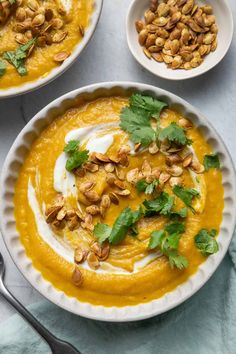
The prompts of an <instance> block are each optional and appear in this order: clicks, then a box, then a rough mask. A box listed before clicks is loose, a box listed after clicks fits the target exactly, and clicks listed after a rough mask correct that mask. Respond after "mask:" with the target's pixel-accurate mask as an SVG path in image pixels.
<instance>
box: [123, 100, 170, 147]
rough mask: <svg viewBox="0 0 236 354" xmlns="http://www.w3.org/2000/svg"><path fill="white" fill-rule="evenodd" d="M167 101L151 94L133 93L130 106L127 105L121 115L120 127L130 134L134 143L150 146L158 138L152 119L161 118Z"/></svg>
mask: <svg viewBox="0 0 236 354" xmlns="http://www.w3.org/2000/svg"><path fill="white" fill-rule="evenodd" d="M166 106H167V104H166V103H165V102H162V101H159V100H157V99H155V98H152V97H150V96H143V95H140V94H133V95H132V96H131V97H130V99H129V107H125V108H123V109H122V111H121V115H120V120H121V123H120V127H121V129H123V130H124V131H126V132H127V133H129V134H130V139H131V141H132V142H133V143H135V144H138V143H140V144H141V145H143V146H148V145H149V144H151V142H153V141H155V140H156V137H157V136H156V131H155V130H154V129H153V128H152V126H151V121H150V119H151V118H152V117H153V118H155V119H159V117H160V113H161V110H162V109H163V108H164V107H166Z"/></svg>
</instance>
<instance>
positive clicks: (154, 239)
mask: <svg viewBox="0 0 236 354" xmlns="http://www.w3.org/2000/svg"><path fill="white" fill-rule="evenodd" d="M164 237H165V231H164V230H158V231H153V232H152V233H151V238H150V240H149V244H148V248H149V249H151V250H152V249H154V248H156V247H160V246H161V243H162V241H163V238H164Z"/></svg>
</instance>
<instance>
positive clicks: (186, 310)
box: [0, 237, 236, 354]
mask: <svg viewBox="0 0 236 354" xmlns="http://www.w3.org/2000/svg"><path fill="white" fill-rule="evenodd" d="M29 310H30V311H31V312H32V313H33V314H34V315H35V316H36V317H37V318H38V319H39V320H40V321H41V322H42V323H43V324H44V325H45V326H46V327H47V328H49V329H50V330H51V331H52V332H53V333H54V334H55V335H56V336H58V337H60V338H61V339H64V340H67V341H69V342H70V343H72V344H74V345H75V346H76V347H77V348H78V349H79V350H80V351H81V352H82V353H83V354H111V353H112V354H172V353H175V354H234V353H236V237H234V240H233V241H232V243H231V246H230V250H229V252H228V253H227V255H226V257H225V259H224V260H223V262H222V264H221V265H220V267H219V268H218V270H217V271H216V273H215V274H214V275H213V276H212V278H211V279H210V280H209V281H208V282H207V284H206V285H205V286H204V287H203V288H202V289H201V290H200V291H199V292H198V293H197V294H195V295H194V296H193V297H192V298H191V299H189V300H188V301H186V302H185V303H183V304H182V305H180V306H178V307H177V308H175V309H173V310H171V311H169V312H167V313H165V314H162V315H160V316H156V317H154V318H152V319H149V320H145V321H139V322H133V323H118V324H117V323H105V322H98V321H92V320H87V319H84V318H81V317H79V316H75V315H72V314H70V313H69V312H67V311H64V310H62V309H60V308H59V307H57V306H56V305H54V304H52V303H50V302H49V301H46V300H45V301H43V302H40V303H37V304H34V305H32V306H30V307H29ZM0 353H1V354H48V353H51V351H50V349H49V347H48V346H47V345H46V344H45V343H44V341H43V340H42V339H41V338H40V337H39V336H38V335H37V334H36V333H35V332H34V331H33V330H31V328H30V327H29V326H28V324H27V323H26V322H24V320H23V319H21V318H20V317H19V316H18V315H14V316H12V317H11V318H10V319H9V320H8V321H6V322H4V323H3V324H2V325H1V327H0ZM65 354H66V353H65Z"/></svg>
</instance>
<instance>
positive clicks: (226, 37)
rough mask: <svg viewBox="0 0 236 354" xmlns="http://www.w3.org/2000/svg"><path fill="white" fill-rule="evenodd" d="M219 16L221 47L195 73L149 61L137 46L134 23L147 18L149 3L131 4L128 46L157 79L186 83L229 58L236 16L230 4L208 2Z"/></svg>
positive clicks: (146, 0) (221, 0)
mask: <svg viewBox="0 0 236 354" xmlns="http://www.w3.org/2000/svg"><path fill="white" fill-rule="evenodd" d="M196 3H197V4H206V1H201V0H200V1H199V0H196ZM207 3H209V4H211V5H212V7H213V10H214V15H215V16H216V23H217V25H218V27H219V33H218V35H217V39H218V46H217V49H216V50H215V52H213V53H210V54H209V55H207V56H206V57H205V59H204V62H203V63H202V64H201V65H200V66H199V67H197V68H195V69H192V70H183V69H177V70H172V69H168V68H167V66H166V64H165V63H158V62H156V61H155V60H153V59H152V60H150V59H148V58H147V57H146V55H145V54H144V53H143V47H141V46H140V44H139V42H138V33H137V31H136V28H135V21H137V20H139V19H142V18H143V17H144V12H145V11H146V10H147V9H148V8H149V5H150V0H133V1H132V2H131V4H130V7H129V9H128V13H127V19H126V35H127V41H128V46H129V49H130V51H131V53H132V54H133V56H134V58H135V59H136V60H137V61H138V62H139V64H141V65H142V66H143V67H144V68H145V69H147V70H148V71H150V72H151V73H153V74H154V75H156V76H160V77H162V78H164V79H168V80H186V79H190V78H193V77H196V76H199V75H202V74H204V73H206V72H207V71H208V70H210V69H212V68H214V66H216V65H217V64H218V63H219V62H220V61H221V60H222V59H223V58H224V56H225V55H226V53H227V51H228V49H229V47H230V44H231V41H232V38H233V28H234V25H233V15H232V12H231V10H230V8H229V5H228V2H227V0H208V1H207Z"/></svg>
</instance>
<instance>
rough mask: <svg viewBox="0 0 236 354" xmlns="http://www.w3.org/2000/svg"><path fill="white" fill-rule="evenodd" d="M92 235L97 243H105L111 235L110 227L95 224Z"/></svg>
mask: <svg viewBox="0 0 236 354" xmlns="http://www.w3.org/2000/svg"><path fill="white" fill-rule="evenodd" d="M93 233H94V235H95V236H96V237H97V239H98V242H99V243H103V242H104V241H106V240H107V239H108V238H109V236H110V234H111V227H110V226H108V225H107V224H100V223H99V224H96V225H95V226H94V230H93Z"/></svg>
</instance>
